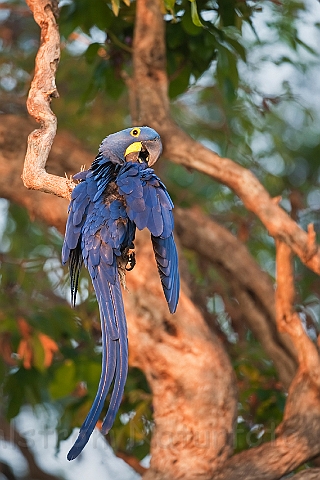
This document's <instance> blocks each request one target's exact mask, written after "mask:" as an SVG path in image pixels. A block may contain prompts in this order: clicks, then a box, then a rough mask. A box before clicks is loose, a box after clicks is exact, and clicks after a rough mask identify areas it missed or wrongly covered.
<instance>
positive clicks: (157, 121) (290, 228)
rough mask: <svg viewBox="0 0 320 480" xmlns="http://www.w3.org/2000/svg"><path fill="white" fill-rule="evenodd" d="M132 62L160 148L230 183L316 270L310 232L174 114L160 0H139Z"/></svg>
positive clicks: (142, 115)
mask: <svg viewBox="0 0 320 480" xmlns="http://www.w3.org/2000/svg"><path fill="white" fill-rule="evenodd" d="M133 63H134V77H133V83H134V84H135V89H134V92H135V95H136V99H135V102H134V104H135V105H136V110H137V112H138V113H137V114H136V117H137V118H136V120H137V121H139V123H141V124H147V125H150V126H152V127H153V128H155V129H156V130H157V131H158V132H159V133H160V135H161V138H162V141H163V144H164V154H165V155H166V156H167V157H168V158H170V159H171V160H173V161H174V162H176V163H179V164H181V165H184V166H186V167H188V168H194V169H196V170H199V171H200V172H203V173H206V174H207V175H210V176H211V177H213V178H214V179H215V180H217V181H218V182H221V183H223V184H224V185H227V186H228V187H229V188H231V189H232V190H233V191H234V192H235V193H236V194H237V195H238V196H239V197H240V198H241V200H242V201H243V203H244V205H245V207H246V208H247V209H248V210H250V211H252V212H254V213H255V214H256V215H257V217H258V218H260V220H261V221H262V223H263V224H264V225H265V227H266V228H267V229H268V231H269V233H270V235H272V236H273V237H275V238H279V239H281V240H282V241H284V242H285V243H287V244H288V245H289V246H290V247H291V249H292V250H293V251H294V252H295V253H296V254H297V255H298V256H299V258H300V259H301V261H302V262H303V263H304V264H305V265H306V266H307V267H309V268H310V269H311V270H313V271H314V272H316V273H318V274H320V247H319V246H318V245H316V243H315V242H314V237H312V235H310V234H308V233H306V232H304V231H303V230H302V229H301V228H300V227H299V226H298V225H297V223H296V222H294V221H293V220H292V219H291V218H290V217H289V216H288V215H287V214H286V212H285V211H284V210H283V209H282V208H281V207H279V205H278V204H277V203H276V202H273V200H272V198H271V197H270V195H269V194H268V192H267V191H266V190H265V188H264V187H263V186H262V185H261V183H260V182H259V181H258V179H257V178H256V177H255V176H254V175H253V173H252V172H250V171H249V170H247V169H245V168H243V167H241V166H240V165H238V164H236V163H235V162H233V161H232V160H230V159H228V158H221V157H220V156H219V155H218V154H216V153H214V152H213V151H211V150H209V149H208V148H206V147H204V146H203V145H201V144H200V143H199V142H196V141H195V140H193V139H192V138H190V137H189V136H188V135H187V134H186V133H185V132H183V131H182V130H181V129H180V128H179V127H178V126H177V125H176V124H175V122H174V121H173V120H172V118H171V116H170V111H169V100H168V95H167V85H168V80H167V76H166V54H165V35H164V21H163V14H162V10H161V8H160V6H159V0H137V17H136V25H135V36H134V45H133ZM132 103H133V102H132Z"/></svg>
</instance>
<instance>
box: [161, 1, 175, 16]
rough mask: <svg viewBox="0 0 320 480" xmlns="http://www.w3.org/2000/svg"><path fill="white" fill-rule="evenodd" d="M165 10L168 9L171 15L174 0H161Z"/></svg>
mask: <svg viewBox="0 0 320 480" xmlns="http://www.w3.org/2000/svg"><path fill="white" fill-rule="evenodd" d="M163 3H164V6H165V8H166V10H168V11H169V12H170V13H171V14H172V15H173V8H174V6H175V3H176V2H175V0H163Z"/></svg>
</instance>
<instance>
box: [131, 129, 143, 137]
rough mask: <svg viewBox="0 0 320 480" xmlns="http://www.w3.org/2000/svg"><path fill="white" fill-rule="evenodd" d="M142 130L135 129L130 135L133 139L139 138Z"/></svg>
mask: <svg viewBox="0 0 320 480" xmlns="http://www.w3.org/2000/svg"><path fill="white" fill-rule="evenodd" d="M140 132H141V130H140V128H133V129H132V130H131V132H130V135H132V136H133V137H139V135H140Z"/></svg>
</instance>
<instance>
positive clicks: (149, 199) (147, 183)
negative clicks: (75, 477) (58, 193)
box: [62, 127, 180, 460]
mask: <svg viewBox="0 0 320 480" xmlns="http://www.w3.org/2000/svg"><path fill="white" fill-rule="evenodd" d="M161 152H162V145H161V140H160V137H159V135H158V133H157V132H156V131H155V130H153V129H152V128H149V127H135V128H127V129H126V130H122V131H121V132H117V133H114V134H112V135H109V136H108V137H106V138H105V139H104V140H103V141H102V143H101V145H100V147H99V153H98V155H97V156H96V158H95V160H94V161H93V163H92V165H91V167H90V168H89V170H86V171H83V172H80V173H77V174H76V175H75V176H74V178H75V179H76V180H78V181H79V183H78V185H77V186H76V187H75V189H74V190H73V192H72V197H71V203H70V206H69V217H68V222H67V226H66V233H65V238H64V244H63V249H62V262H63V263H64V264H65V263H66V262H68V261H69V269H70V278H71V299H72V303H73V305H75V302H76V294H77V288H78V281H79V274H80V269H81V266H82V263H84V265H85V266H86V268H87V269H88V270H89V273H90V276H91V278H92V283H93V286H94V289H95V292H96V296H97V300H98V304H99V310H100V318H101V332H102V372H101V378H100V382H99V387H98V392H97V395H96V397H95V399H94V402H93V404H92V407H91V409H90V411H89V413H88V415H87V418H86V419H85V421H84V423H83V425H82V427H81V429H80V432H79V436H78V438H77V440H76V442H75V444H74V445H73V447H72V448H71V450H70V452H69V453H68V460H73V459H74V458H76V457H77V456H78V455H79V453H80V452H81V451H82V449H83V448H84V446H85V445H86V443H87V442H88V440H89V438H90V435H91V433H92V432H93V430H94V427H95V425H96V423H97V421H98V419H99V416H100V414H101V411H102V409H103V406H104V402H105V399H106V396H107V394H108V391H109V389H110V386H111V384H112V381H114V383H113V391H112V394H111V399H110V403H109V407H108V411H107V414H106V416H105V418H104V420H103V423H102V428H101V431H102V433H103V434H106V433H107V432H108V431H109V430H110V428H111V427H112V425H113V422H114V419H115V416H116V414H117V411H118V409H119V406H120V402H121V399H122V395H123V390H124V385H125V382H126V378H127V371H128V341H127V325H126V317H125V312H124V307H123V300H122V294H121V288H120V281H121V279H123V277H124V275H125V271H126V270H131V269H132V268H133V267H134V265H135V254H134V243H133V242H134V238H135V231H136V227H138V229H139V230H142V229H143V228H147V229H148V230H149V231H150V233H151V241H152V245H153V250H154V254H155V259H156V262H157V266H158V271H159V274H160V279H161V283H162V287H163V291H164V294H165V297H166V300H167V302H168V306H169V310H170V312H171V313H174V312H175V310H176V307H177V303H178V298H179V289H180V280H179V272H178V256H177V249H176V245H175V242H174V239H173V233H172V232H173V216H172V209H173V203H172V201H171V198H170V197H169V194H168V192H167V190H166V187H165V186H164V184H163V183H162V182H161V180H160V179H159V178H158V177H157V176H156V174H155V173H154V170H153V169H152V168H150V167H151V166H152V165H153V164H154V163H155V162H156V161H157V160H158V158H159V157H160V155H161Z"/></svg>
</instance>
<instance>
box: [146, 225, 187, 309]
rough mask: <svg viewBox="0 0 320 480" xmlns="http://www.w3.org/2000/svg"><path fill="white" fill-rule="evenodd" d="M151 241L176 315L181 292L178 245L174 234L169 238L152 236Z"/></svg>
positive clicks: (162, 280) (169, 303) (165, 293)
mask: <svg viewBox="0 0 320 480" xmlns="http://www.w3.org/2000/svg"><path fill="white" fill-rule="evenodd" d="M151 240H152V246H153V251H154V255H155V258H156V262H157V267H158V272H159V275H160V279H161V283H162V288H163V292H164V295H165V297H166V300H167V302H168V306H169V310H170V313H174V312H175V311H176V308H177V305H178V300H179V291H180V277H179V270H178V254H177V248H176V244H175V241H174V238H173V235H172V233H171V235H169V237H167V238H161V237H155V236H154V235H151Z"/></svg>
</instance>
